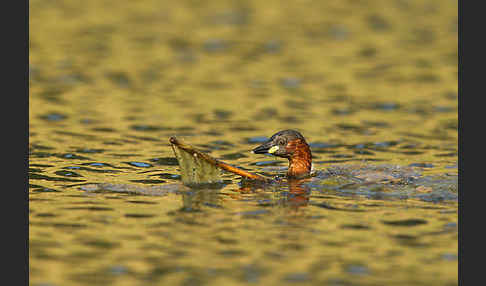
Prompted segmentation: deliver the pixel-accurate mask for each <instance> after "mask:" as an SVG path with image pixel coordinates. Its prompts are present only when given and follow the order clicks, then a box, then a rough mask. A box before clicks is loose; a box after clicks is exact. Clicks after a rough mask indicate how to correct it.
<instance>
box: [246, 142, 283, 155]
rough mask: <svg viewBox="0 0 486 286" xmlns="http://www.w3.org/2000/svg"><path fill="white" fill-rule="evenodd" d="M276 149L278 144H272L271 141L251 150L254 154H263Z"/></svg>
mask: <svg viewBox="0 0 486 286" xmlns="http://www.w3.org/2000/svg"><path fill="white" fill-rule="evenodd" d="M277 150H278V146H277V145H274V144H273V142H272V141H268V142H265V143H263V144H262V145H260V146H258V147H256V148H255V149H253V150H252V152H253V153H254V154H265V153H270V154H272V153H275V151H277Z"/></svg>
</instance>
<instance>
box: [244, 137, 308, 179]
mask: <svg viewBox="0 0 486 286" xmlns="http://www.w3.org/2000/svg"><path fill="white" fill-rule="evenodd" d="M253 153H255V154H265V153H270V154H272V155H274V156H278V157H282V158H287V159H288V160H289V169H288V171H287V176H288V177H291V178H296V177H298V178H301V177H305V176H309V175H310V172H311V169H312V153H311V150H310V147H309V145H308V144H307V142H305V139H304V136H302V134H300V133H299V132H297V131H295V130H282V131H279V132H277V133H275V134H273V135H272V137H270V139H269V140H268V141H267V142H265V143H263V144H262V145H260V146H258V147H256V148H255V149H253Z"/></svg>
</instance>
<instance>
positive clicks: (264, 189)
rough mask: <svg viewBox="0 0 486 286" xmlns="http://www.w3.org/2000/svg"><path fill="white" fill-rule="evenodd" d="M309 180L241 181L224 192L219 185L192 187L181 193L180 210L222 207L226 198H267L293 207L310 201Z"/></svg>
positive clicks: (272, 201) (287, 206) (268, 200)
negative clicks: (232, 188)
mask: <svg viewBox="0 0 486 286" xmlns="http://www.w3.org/2000/svg"><path fill="white" fill-rule="evenodd" d="M309 180H310V179H281V180H277V181H274V182H272V183H271V184H267V183H261V182H255V181H241V182H240V187H239V188H238V189H235V190H232V191H231V192H222V191H221V190H222V189H223V187H224V185H221V186H219V187H216V188H214V187H213V188H197V189H196V188H193V189H190V190H187V191H184V192H183V193H182V201H183V207H182V208H181V210H180V211H184V212H197V211H200V210H201V209H203V208H207V207H209V208H223V207H224V201H225V200H228V199H230V200H239V201H265V204H266V205H271V206H273V207H283V208H289V209H293V210H298V209H299V208H302V207H306V206H307V205H308V203H309V197H310V193H311V190H310V187H309V186H308V185H306V184H305V183H306V182H308V181H309Z"/></svg>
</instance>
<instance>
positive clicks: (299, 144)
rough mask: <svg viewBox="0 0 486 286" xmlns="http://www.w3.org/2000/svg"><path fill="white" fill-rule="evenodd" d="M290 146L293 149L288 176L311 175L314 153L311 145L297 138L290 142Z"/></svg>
mask: <svg viewBox="0 0 486 286" xmlns="http://www.w3.org/2000/svg"><path fill="white" fill-rule="evenodd" d="M288 148H290V149H292V150H293V152H292V155H291V156H290V157H289V158H288V159H289V170H288V171H287V176H288V177H298V178H299V177H305V176H308V175H310V172H311V168H312V153H311V150H310V147H309V145H307V143H306V142H305V141H304V140H302V139H296V140H294V141H292V142H290V144H289V146H288Z"/></svg>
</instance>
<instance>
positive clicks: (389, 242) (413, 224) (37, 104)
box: [29, 0, 458, 285]
mask: <svg viewBox="0 0 486 286" xmlns="http://www.w3.org/2000/svg"><path fill="white" fill-rule="evenodd" d="M204 3H205V4H204V5H203V4H202V2H201V3H199V2H197V1H177V2H171V3H170V5H169V3H164V2H160V1H130V2H123V3H121V2H118V1H108V0H105V1H83V4H82V5H81V4H79V3H74V2H71V1H30V2H29V7H30V11H29V14H30V19H29V27H30V41H29V44H30V48H29V51H30V54H29V74H30V97H29V139H30V140H29V145H30V146H29V147H30V148H29V151H30V152H29V183H30V185H29V269H30V283H31V285H293V284H297V285H457V256H458V247H457V242H458V240H457V223H458V219H457V212H458V202H457V193H458V188H457V156H458V155H457V136H458V135H457V72H458V71H457V3H456V2H455V1H291V2H289V1H286V3H285V5H282V3H281V1H246V2H245V1H205V2H204ZM289 128H294V129H297V130H299V131H300V132H301V133H302V134H303V135H304V136H305V137H306V139H307V141H308V142H309V143H310V145H311V149H312V152H313V163H314V169H316V170H317V171H319V172H320V173H319V174H320V175H318V176H317V177H314V178H312V179H310V180H307V181H304V182H299V183H295V184H289V183H288V182H286V181H285V180H284V181H282V182H279V183H275V184H273V185H270V186H265V187H262V186H258V185H252V184H246V183H245V182H243V183H242V182H240V179H239V178H238V177H237V176H233V175H231V174H226V175H224V177H223V179H224V181H223V184H222V185H220V186H219V187H218V188H213V189H189V188H186V187H183V186H182V185H181V182H180V173H179V168H178V165H177V160H176V159H175V157H174V154H173V153H172V149H171V148H170V145H169V142H168V139H169V137H170V136H177V137H178V138H182V139H184V140H185V141H186V142H188V143H190V144H192V145H194V146H196V147H197V148H199V149H200V150H202V151H204V152H207V153H209V154H210V155H211V156H213V157H216V158H218V159H221V160H223V161H225V162H228V163H230V164H234V165H238V166H241V167H243V168H245V169H248V170H250V171H252V172H259V173H263V174H266V175H273V176H274V175H276V174H283V173H285V169H286V167H287V163H286V162H285V161H284V160H281V159H278V158H275V157H271V156H263V155H255V154H251V153H250V152H249V151H250V150H251V149H252V148H254V147H255V146H257V145H259V144H260V143H261V142H262V141H264V140H265V139H266V138H268V137H269V136H271V135H272V134H273V133H275V132H276V131H279V130H282V129H289ZM351 165H352V166H354V167H353V168H354V169H353V168H351V167H349V166H351ZM352 170H361V171H363V172H364V173H365V174H366V175H364V176H362V177H361V178H362V180H357V181H356V180H355V179H354V178H350V176H348V175H349V174H351V173H352V174H354V175H359V174H358V173H356V172H355V173H353V172H354V171H352ZM370 178H374V179H376V180H374V181H373V180H371V179H370ZM377 178H378V179H377ZM366 179H370V180H371V182H366ZM368 181H369V180H368ZM97 184H101V185H97ZM96 186H98V187H96ZM99 186H102V187H99ZM120 186H125V187H120Z"/></svg>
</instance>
